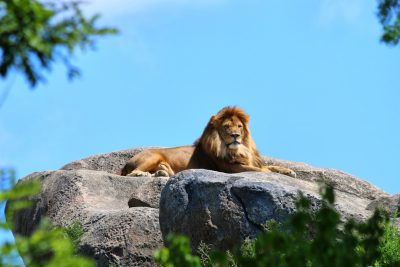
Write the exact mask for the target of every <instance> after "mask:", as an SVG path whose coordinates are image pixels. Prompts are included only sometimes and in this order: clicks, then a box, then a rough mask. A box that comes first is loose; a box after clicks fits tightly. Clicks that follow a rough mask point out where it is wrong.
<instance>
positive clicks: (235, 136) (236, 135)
mask: <svg viewBox="0 0 400 267" xmlns="http://www.w3.org/2000/svg"><path fill="white" fill-rule="evenodd" d="M231 136H232V137H233V138H235V139H236V138H238V137H239V136H240V134H237V133H234V134H231Z"/></svg>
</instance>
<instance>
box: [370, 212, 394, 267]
mask: <svg viewBox="0 0 400 267" xmlns="http://www.w3.org/2000/svg"><path fill="white" fill-rule="evenodd" d="M396 218H397V214H396V215H394V216H393V219H396ZM379 249H380V252H381V256H380V258H379V260H378V262H377V263H376V265H375V267H381V266H400V231H399V229H397V228H396V227H395V226H394V225H393V223H392V222H390V221H387V222H386V224H385V232H384V234H383V239H382V242H381V243H380V247H379Z"/></svg>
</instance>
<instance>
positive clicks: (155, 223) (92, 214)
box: [14, 148, 398, 266]
mask: <svg viewBox="0 0 400 267" xmlns="http://www.w3.org/2000/svg"><path fill="white" fill-rule="evenodd" d="M142 150H143V149H142V148H138V149H131V150H124V151H118V152H112V153H109V154H102V155H95V156H91V157H88V158H85V159H81V160H77V161H74V162H71V163H69V164H66V165H65V166H63V167H62V168H61V169H60V170H55V171H45V172H39V173H33V174H31V175H28V176H27V177H25V178H23V179H21V181H22V182H23V181H26V180H32V179H34V180H38V181H40V183H41V184H42V189H41V193H40V194H39V195H37V196H35V197H34V198H33V200H34V203H35V205H34V206H33V207H32V208H30V209H27V210H24V211H21V212H19V213H17V214H16V216H15V218H14V222H15V229H14V232H15V233H19V234H23V235H29V234H31V233H32V231H33V230H34V229H35V228H36V227H37V226H38V222H39V221H40V219H41V218H42V217H44V216H47V217H49V218H50V220H51V222H52V223H53V224H54V225H55V226H68V225H71V224H72V223H74V222H75V221H79V222H80V223H81V224H82V226H83V230H84V235H83V237H82V240H81V243H80V248H79V250H80V252H82V253H84V254H86V255H89V256H91V257H92V258H93V259H95V260H96V262H97V264H98V266H155V264H154V262H153V261H152V254H153V252H154V250H155V249H156V248H159V247H161V246H163V239H164V238H165V237H166V235H167V234H168V233H170V232H174V233H185V234H187V235H189V236H190V238H191V239H192V247H193V248H195V247H196V246H197V245H198V243H199V242H200V240H203V241H205V242H208V243H209V244H213V245H215V246H217V247H220V248H230V247H232V246H233V245H235V244H237V242H240V241H241V240H243V238H244V237H246V236H254V235H256V234H257V233H259V232H260V229H261V227H262V224H264V223H265V221H267V220H269V219H275V220H277V221H284V220H285V219H286V218H287V217H288V216H289V215H290V214H291V213H293V212H294V210H295V207H294V201H295V199H296V197H297V192H298V191H302V192H303V193H304V194H305V195H306V196H307V197H308V198H310V199H311V200H312V203H313V207H314V208H317V207H318V206H319V203H320V195H319V183H320V182H329V183H331V184H333V185H335V187H336V191H337V208H338V210H339V211H340V212H341V213H342V214H343V215H344V218H348V217H355V218H358V219H365V218H367V217H368V216H369V215H370V214H371V213H372V210H373V207H375V206H380V205H386V203H389V204H390V205H392V206H393V207H394V206H395V205H397V206H398V201H397V200H398V198H396V197H393V196H390V195H388V194H386V193H385V192H383V191H382V190H380V189H378V188H376V187H374V186H373V185H371V184H369V183H367V182H365V181H362V180H360V179H357V178H355V177H353V176H351V175H349V174H346V173H343V172H340V171H337V170H333V169H322V168H314V167H311V166H308V165H306V164H303V163H295V162H289V161H282V160H276V159H272V158H265V160H266V162H267V163H268V164H274V165H280V166H285V167H289V168H292V169H293V170H295V171H296V173H297V178H291V177H287V176H284V175H280V174H265V173H240V174H224V173H220V172H214V171H208V170H187V171H184V172H181V173H178V174H177V175H176V176H174V177H172V178H170V179H167V178H157V177H124V176H120V175H119V171H120V170H121V168H122V167H123V165H124V164H125V163H126V162H127V161H128V159H130V158H131V157H132V156H134V155H135V154H136V153H139V152H140V151H142ZM161 192H162V193H161ZM160 195H161V200H160ZM396 201H397V202H396ZM382 203H383V204H382ZM160 225H161V228H160Z"/></svg>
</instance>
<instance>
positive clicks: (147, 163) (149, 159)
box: [125, 150, 163, 176]
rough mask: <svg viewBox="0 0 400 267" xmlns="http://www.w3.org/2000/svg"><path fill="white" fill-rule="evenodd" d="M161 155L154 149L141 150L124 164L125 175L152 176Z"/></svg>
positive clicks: (160, 159)
mask: <svg viewBox="0 0 400 267" xmlns="http://www.w3.org/2000/svg"><path fill="white" fill-rule="evenodd" d="M162 161H163V157H162V155H161V154H160V153H158V152H156V151H151V150H147V151H143V152H142V153H140V154H138V155H136V156H135V157H133V158H132V159H131V160H129V161H128V163H127V164H126V167H125V169H128V170H129V171H127V176H152V174H154V172H155V171H157V170H158V169H157V168H158V166H159V164H160V162H162Z"/></svg>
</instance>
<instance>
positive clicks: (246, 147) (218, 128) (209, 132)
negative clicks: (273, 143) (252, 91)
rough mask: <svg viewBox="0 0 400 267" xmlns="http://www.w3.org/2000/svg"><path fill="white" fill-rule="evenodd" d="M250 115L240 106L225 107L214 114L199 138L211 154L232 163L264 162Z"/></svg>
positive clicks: (199, 142) (256, 163)
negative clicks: (256, 141)
mask: <svg viewBox="0 0 400 267" xmlns="http://www.w3.org/2000/svg"><path fill="white" fill-rule="evenodd" d="M249 120H250V118H249V116H248V115H247V114H246V113H245V112H244V111H243V110H242V109H240V108H237V107H225V108H223V109H222V110H220V111H219V112H218V113H217V114H216V115H215V116H212V117H211V119H210V121H209V123H208V124H207V126H206V128H205V130H204V132H203V134H202V136H201V137H200V139H199V140H198V143H197V144H198V145H201V146H202V148H203V150H204V151H205V152H206V153H207V154H208V155H210V156H212V157H214V158H217V159H219V160H225V161H228V162H231V163H235V162H237V163H243V164H249V161H251V162H252V164H254V165H256V166H258V165H260V164H262V159H261V157H260V155H259V153H258V151H257V149H256V146H255V144H254V142H253V140H252V138H251V135H250V130H249Z"/></svg>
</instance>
